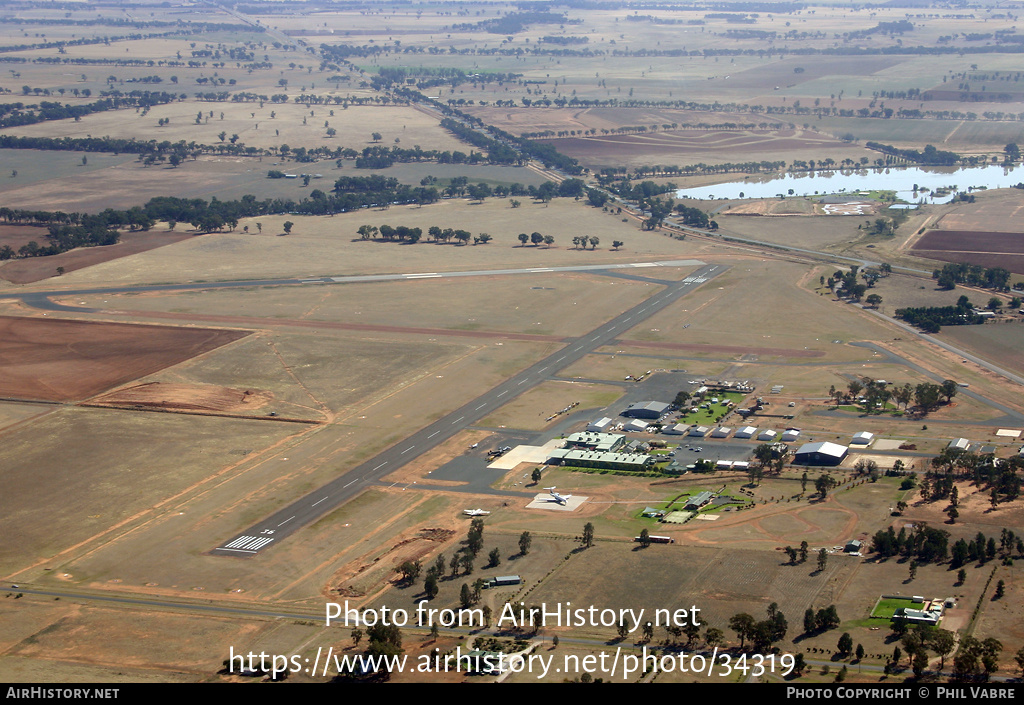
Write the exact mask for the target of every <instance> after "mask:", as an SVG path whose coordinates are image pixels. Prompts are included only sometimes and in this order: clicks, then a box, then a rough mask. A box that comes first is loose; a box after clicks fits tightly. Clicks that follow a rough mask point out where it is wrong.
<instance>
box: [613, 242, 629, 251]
mask: <svg viewBox="0 0 1024 705" xmlns="http://www.w3.org/2000/svg"><path fill="white" fill-rule="evenodd" d="M625 244H626V243H624V242H623V241H622V240H612V249H613V250H617V249H619V248H620V247H622V246H623V245H625Z"/></svg>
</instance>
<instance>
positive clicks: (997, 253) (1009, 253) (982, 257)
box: [913, 231, 1024, 275]
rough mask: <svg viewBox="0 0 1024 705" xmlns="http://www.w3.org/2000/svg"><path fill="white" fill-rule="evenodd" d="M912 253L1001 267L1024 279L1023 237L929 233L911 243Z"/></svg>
mask: <svg viewBox="0 0 1024 705" xmlns="http://www.w3.org/2000/svg"><path fill="white" fill-rule="evenodd" d="M913 252H914V254H916V255H918V256H920V257H927V258H929V259H938V260H939V261H943V262H969V263H971V264H979V265H981V266H984V267H1002V268H1004V269H1009V271H1010V272H1013V273H1015V274H1019V275H1024V237H1022V235H1021V234H1020V233H984V232H979V231H932V232H930V233H926V234H925V235H924V236H923V237H922V238H921V239H920V240H919V241H918V242H916V243H914V245H913Z"/></svg>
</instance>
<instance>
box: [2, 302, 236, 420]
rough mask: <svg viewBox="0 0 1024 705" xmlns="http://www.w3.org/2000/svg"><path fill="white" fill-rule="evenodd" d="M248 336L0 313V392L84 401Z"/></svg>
mask: <svg viewBox="0 0 1024 705" xmlns="http://www.w3.org/2000/svg"><path fill="white" fill-rule="evenodd" d="M247 335H249V333H248V332H246V331H237V330H212V329H204V328H172V327H169V326H138V325H128V324H123V323H93V322H87V321H69V320H57V319H40V318H16V317H6V316H4V317H0V365H2V366H3V370H4V374H3V375H2V376H0V395H3V396H8V397H15V398H25V399H39V400H45V401H73V400H77V399H84V398H86V397H89V396H92V395H93V394H96V393H98V392H101V391H104V390H106V389H109V388H110V387H113V386H115V385H118V384H123V383H124V382H128V381H130V380H133V379H136V378H138V377H142V376H143V375H147V374H152V373H153V372H156V371H157V370H160V369H163V368H165V367H168V366H170V365H175V364H177V363H179V362H182V361H183V360H187V359H189V358H191V357H195V356H196V355H200V354H202V353H205V352H208V351H210V350H213V349H215V348H219V347H220V346H222V345H225V344H227V343H230V342H232V341H234V340H238V339H239V338H244V337H245V336H247Z"/></svg>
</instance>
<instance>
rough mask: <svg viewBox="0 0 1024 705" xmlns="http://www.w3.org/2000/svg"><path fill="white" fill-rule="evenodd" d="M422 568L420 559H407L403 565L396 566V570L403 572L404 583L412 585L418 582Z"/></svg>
mask: <svg viewBox="0 0 1024 705" xmlns="http://www.w3.org/2000/svg"><path fill="white" fill-rule="evenodd" d="M421 569H422V566H421V565H420V562H419V561H405V562H404V563H402V565H400V566H398V567H397V568H395V572H396V573H401V575H402V582H403V583H405V584H406V585H412V584H413V583H414V582H416V578H418V577H420V570H421Z"/></svg>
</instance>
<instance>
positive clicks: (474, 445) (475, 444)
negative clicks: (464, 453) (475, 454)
mask: <svg viewBox="0 0 1024 705" xmlns="http://www.w3.org/2000/svg"><path fill="white" fill-rule="evenodd" d="M478 445H480V444H479V443H474V444H473V445H471V446H470V448H476V447H477V446H478Z"/></svg>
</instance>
